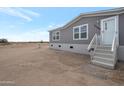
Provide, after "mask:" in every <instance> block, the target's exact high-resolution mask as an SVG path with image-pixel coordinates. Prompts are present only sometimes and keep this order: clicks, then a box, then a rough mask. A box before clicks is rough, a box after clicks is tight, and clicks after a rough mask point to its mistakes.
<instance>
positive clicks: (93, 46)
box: [87, 34, 98, 59]
mask: <svg viewBox="0 0 124 93" xmlns="http://www.w3.org/2000/svg"><path fill="white" fill-rule="evenodd" d="M97 45H98V36H97V34H95V35H94V37H93V38H92V40H91V42H90V44H89V46H88V48H87V49H88V51H89V52H90V56H91V59H93V55H94V52H95V49H96V47H97Z"/></svg>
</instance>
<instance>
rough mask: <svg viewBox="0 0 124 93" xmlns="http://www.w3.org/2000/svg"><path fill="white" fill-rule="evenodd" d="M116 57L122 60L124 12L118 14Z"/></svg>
mask: <svg viewBox="0 0 124 93" xmlns="http://www.w3.org/2000/svg"><path fill="white" fill-rule="evenodd" d="M118 59H119V60H124V14H121V15H120V16H119V48H118Z"/></svg>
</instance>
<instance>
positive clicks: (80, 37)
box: [73, 24, 89, 40]
mask: <svg viewBox="0 0 124 93" xmlns="http://www.w3.org/2000/svg"><path fill="white" fill-rule="evenodd" d="M82 26H87V31H86V33H87V38H81V34H80V33H81V27H82ZM75 28H79V38H78V39H75V38H74V29H75ZM88 28H89V27H88V24H83V25H80V26H75V27H73V40H88V38H89V37H88V34H89V33H88V32H89V29H88Z"/></svg>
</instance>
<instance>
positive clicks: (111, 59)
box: [94, 56, 114, 61]
mask: <svg viewBox="0 0 124 93" xmlns="http://www.w3.org/2000/svg"><path fill="white" fill-rule="evenodd" d="M94 57H95V58H100V59H105V60H110V61H113V60H114V59H113V58H106V57H100V56H94Z"/></svg>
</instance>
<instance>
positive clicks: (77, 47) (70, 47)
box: [49, 43, 89, 54]
mask: <svg viewBox="0 0 124 93" xmlns="http://www.w3.org/2000/svg"><path fill="white" fill-rule="evenodd" d="M49 47H50V48H53V49H58V50H64V51H70V52H74V53H80V54H89V53H88V50H87V47H88V45H87V44H65V43H50V44H49Z"/></svg>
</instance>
